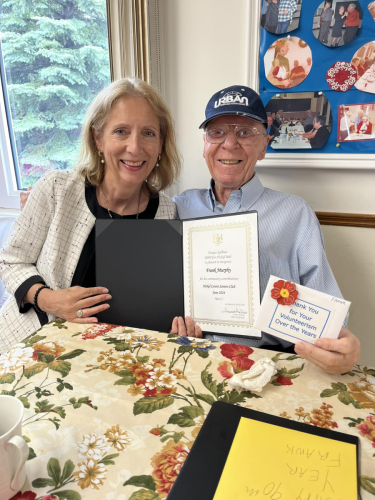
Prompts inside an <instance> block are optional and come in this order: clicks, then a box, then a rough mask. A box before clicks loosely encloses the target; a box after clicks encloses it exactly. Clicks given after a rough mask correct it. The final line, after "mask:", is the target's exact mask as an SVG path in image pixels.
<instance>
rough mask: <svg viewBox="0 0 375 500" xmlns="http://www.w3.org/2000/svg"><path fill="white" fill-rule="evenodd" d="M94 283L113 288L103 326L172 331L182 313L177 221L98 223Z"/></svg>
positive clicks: (181, 275) (179, 234)
mask: <svg viewBox="0 0 375 500" xmlns="http://www.w3.org/2000/svg"><path fill="white" fill-rule="evenodd" d="M95 230H96V243H95V244H96V283H97V285H99V286H104V287H107V288H108V289H109V292H110V294H111V295H112V299H111V300H110V301H109V304H110V306H111V307H110V308H109V309H107V310H106V311H103V312H102V313H100V314H98V320H99V321H100V322H103V323H111V324H116V325H126V326H131V327H136V328H144V329H147V330H158V331H161V332H169V330H170V328H171V324H172V320H173V318H174V317H175V316H183V315H184V296H183V264H182V229H181V221H179V220H146V219H138V220H136V219H134V220H133V219H116V220H100V219H99V220H97V221H96V226H95Z"/></svg>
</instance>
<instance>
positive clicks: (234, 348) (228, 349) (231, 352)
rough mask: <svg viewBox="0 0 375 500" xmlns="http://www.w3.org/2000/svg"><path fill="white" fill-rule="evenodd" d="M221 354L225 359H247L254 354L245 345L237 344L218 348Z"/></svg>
mask: <svg viewBox="0 0 375 500" xmlns="http://www.w3.org/2000/svg"><path fill="white" fill-rule="evenodd" d="M220 350H221V354H222V355H223V356H224V357H225V358H229V359H233V358H237V357H240V358H247V357H248V356H249V355H250V354H252V353H253V352H254V349H251V347H247V346H245V345H238V344H223V345H221V346H220Z"/></svg>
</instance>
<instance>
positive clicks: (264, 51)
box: [260, 0, 375, 152]
mask: <svg viewBox="0 0 375 500" xmlns="http://www.w3.org/2000/svg"><path fill="white" fill-rule="evenodd" d="M306 11H309V16H308V17H307V15H306V16H305V12H306ZM306 13H307V12H306ZM309 20H310V23H311V24H310V32H308V31H306V30H305V29H302V28H304V27H306V26H308V24H309ZM374 21H375V2H370V3H368V2H367V3H366V2H364V0H357V1H353V2H351V1H338V0H325V1H323V2H321V3H319V4H318V5H316V6H315V7H314V6H312V4H311V3H310V2H307V0H262V17H261V26H262V28H263V30H262V33H263V32H264V35H263V34H262V39H261V59H262V65H263V68H264V77H262V76H261V78H260V85H261V90H262V91H263V92H264V97H263V99H264V102H265V105H266V111H267V117H268V123H267V130H268V134H269V136H270V142H269V146H270V148H271V149H272V150H288V149H296V150H298V149H299V150H302V149H303V150H320V149H322V148H324V147H325V145H326V144H327V143H329V144H330V146H329V148H330V151H331V152H332V148H333V147H334V141H335V142H336V136H337V147H339V146H340V144H343V143H346V144H348V143H351V144H354V143H355V142H358V141H369V140H374V139H375V111H374V104H373V96H371V95H366V94H375V29H374V25H373V24H372V23H373V22H374ZM294 32H295V33H294ZM267 33H268V34H267ZM371 33H372V35H371ZM369 34H370V37H371V36H372V38H373V39H372V40H371V39H370V41H369ZM311 35H312V37H311ZM312 40H315V42H313V41H312ZM360 41H362V44H361V43H360ZM270 42H272V43H270ZM319 46H320V47H322V46H324V47H325V49H319ZM352 47H353V48H352ZM325 50H327V52H323V51H325ZM315 62H317V66H319V68H321V67H322V65H323V63H325V64H326V66H327V67H326V69H324V73H323V72H321V71H319V73H318V72H317V71H316V69H317V68H315V71H314V63H315ZM310 75H312V77H311V76H310ZM323 78H324V80H323ZM319 79H320V80H321V81H322V82H324V83H325V85H322V84H320V85H319V84H315V85H314V83H315V82H317V83H318V81H319ZM306 82H308V84H306ZM298 86H301V90H300V89H299V88H297V87H298ZM327 86H328V92H327V90H325V89H326V88H327ZM353 90H354V91H355V92H357V91H360V93H363V97H362V99H361V98H360V93H359V92H357V94H356V93H353ZM277 92H280V93H277ZM345 93H347V95H346V96H345ZM270 94H272V96H271V95H270ZM336 94H338V95H336ZM261 95H262V92H261ZM339 95H341V96H342V97H339ZM329 99H332V101H334V103H333V104H331V103H330V101H329ZM331 133H332V140H329V141H328V139H329V137H330V136H331ZM335 145H336V144H335ZM352 147H354V146H352ZM325 150H326V149H325ZM366 151H367V152H371V151H370V150H369V149H368V148H367V149H366Z"/></svg>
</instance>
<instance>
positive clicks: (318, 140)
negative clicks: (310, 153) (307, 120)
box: [310, 125, 329, 149]
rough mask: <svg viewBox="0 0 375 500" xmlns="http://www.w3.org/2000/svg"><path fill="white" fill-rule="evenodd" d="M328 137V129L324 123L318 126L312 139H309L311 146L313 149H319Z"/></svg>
mask: <svg viewBox="0 0 375 500" xmlns="http://www.w3.org/2000/svg"><path fill="white" fill-rule="evenodd" d="M328 137H329V130H328V128H327V127H326V126H325V125H323V126H322V127H320V128H318V131H317V133H316V134H315V136H314V137H313V138H312V139H310V144H311V147H312V148H313V149H320V148H321V147H322V146H323V145H324V143H325V142H326V140H327V139H328Z"/></svg>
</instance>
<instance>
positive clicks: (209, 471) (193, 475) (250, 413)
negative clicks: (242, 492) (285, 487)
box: [168, 402, 359, 500]
mask: <svg viewBox="0 0 375 500" xmlns="http://www.w3.org/2000/svg"><path fill="white" fill-rule="evenodd" d="M241 418H247V419H252V420H257V421H260V422H264V423H267V424H270V425H276V426H280V427H285V428H287V429H292V430H295V431H299V432H304V433H308V434H312V435H315V436H321V437H323V438H327V439H331V440H335V441H342V442H344V443H348V444H351V445H354V446H355V447H356V450H355V451H356V458H357V476H358V475H359V468H358V465H359V439H358V437H357V436H352V435H349V434H344V433H342V432H337V431H332V430H330V429H323V428H320V427H314V426H313V425H308V424H304V423H302V422H296V421H294V420H287V419H285V418H281V417H275V416H273V415H269V414H267V413H262V412H259V411H255V410H250V409H248V408H242V407H240V406H235V405H232V404H228V403H222V402H215V403H214V404H213V405H212V408H211V410H210V411H209V413H208V415H207V418H206V420H205V422H204V424H203V426H202V428H201V430H200V432H199V434H198V437H197V439H196V440H195V442H194V444H193V447H192V448H191V451H190V453H189V455H188V456H187V458H186V461H185V463H184V465H183V467H182V469H181V472H180V473H179V475H178V476H177V479H176V481H175V482H174V485H173V487H172V489H171V491H170V493H169V495H168V500H192V499H194V500H212V499H213V498H214V496H215V492H216V489H217V487H218V484H219V481H220V478H221V475H222V472H223V470H224V467H225V464H226V461H227V458H228V455H229V452H230V449H231V446H232V442H233V440H234V437H235V435H236V432H237V428H238V425H239V423H240V420H241ZM248 451H249V454H254V453H255V454H256V449H249V450H248ZM264 466H265V467H267V464H264ZM251 479H252V476H251V470H250V469H249V480H251ZM354 479H355V480H356V479H357V478H354ZM233 481H235V478H233ZM254 496H256V495H255V494H254ZM254 496H252V495H249V497H250V498H253V497H254ZM263 497H264V498H269V496H267V495H266V496H263V495H262V498H263ZM327 497H328V498H330V495H329V494H328V495H325V496H324V498H327ZM275 498H280V497H279V496H278V495H276V497H275ZM282 498H284V496H283V497H282ZM305 498H306V499H308V498H310V497H308V496H306V497H305V496H304V497H303V500H305ZM321 498H323V496H322V497H321ZM332 498H333V497H332ZM334 498H336V497H334ZM228 500H235V496H233V497H232V498H230V499H229V498H228ZM285 500H292V499H291V498H288V499H286V498H285ZM311 500H312V496H311ZM314 500H315V495H314ZM345 500H357V498H355V499H353V498H349V496H348V497H347V498H345Z"/></svg>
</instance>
